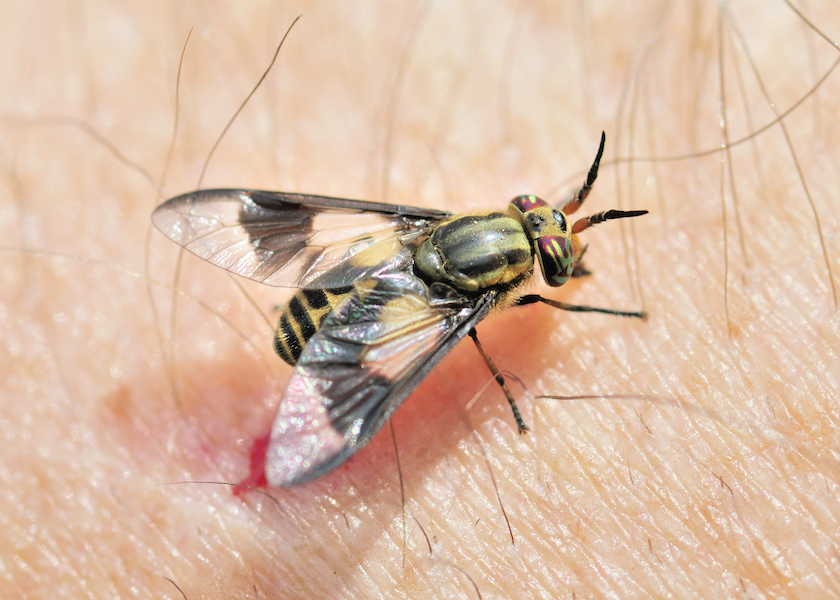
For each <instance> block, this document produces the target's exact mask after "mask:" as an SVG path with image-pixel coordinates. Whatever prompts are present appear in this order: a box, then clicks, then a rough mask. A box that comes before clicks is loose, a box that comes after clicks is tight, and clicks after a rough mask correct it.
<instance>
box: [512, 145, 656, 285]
mask: <svg viewBox="0 0 840 600" xmlns="http://www.w3.org/2000/svg"><path fill="white" fill-rule="evenodd" d="M601 147H602V150H603V139H602V141H601ZM598 156H599V158H600V152H599V155H598ZM595 164H596V166H597V159H596V163H595ZM596 172H597V171H596ZM590 180H591V181H590ZM594 180H595V178H594V176H592V175H591V174H590V179H589V180H587V183H586V185H585V186H584V187H583V189H582V190H581V191H580V192H578V194H577V195H576V196H575V197H574V198H573V199H572V200H570V201H569V202H567V203H566V204H565V206H564V207H563V210H561V209H558V208H554V207H553V206H551V205H549V204H548V203H547V202H546V201H545V200H543V199H541V198H538V197H536V196H530V195H523V196H517V197H516V198H514V199H513V200H511V201H510V206H511V209H510V210H511V212H512V213H513V214H514V215H515V216H517V217H518V218H519V220H520V221H521V222H522V227H523V228H524V229H525V233H526V234H527V235H528V237H529V238H530V239H531V243H532V249H533V252H534V254H536V256H537V260H538V261H539V263H540V269H541V270H542V274H543V277H544V278H545V282H546V283H547V284H548V285H550V286H553V287H558V286H561V285H563V284H564V283H566V282H567V281H568V280H569V278H570V277H572V276H573V275H572V274H573V273H574V270H575V265H576V263H577V262H578V261H579V260H580V257H581V256H583V250H584V248H583V246H582V245H581V243H580V241H579V240H578V236H577V234H579V233H580V232H581V231H583V230H585V229H588V228H590V227H592V226H593V225H597V224H598V223H603V222H604V221H611V220H613V219H625V218H628V217H639V216H641V215H644V214H647V211H646V210H608V211H605V212H600V213H596V214H594V215H590V216H588V217H584V218H582V219H578V220H577V221H575V223H574V225H571V224H570V223H569V220H568V217H567V216H566V215H568V214H571V213H573V212H575V211H576V210H577V209H578V208H579V207H580V205H581V204H582V203H583V199H585V198H586V194H587V193H588V190H589V188H590V187H591V185H592V182H593V181H594Z"/></svg>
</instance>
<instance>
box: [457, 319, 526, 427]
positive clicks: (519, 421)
mask: <svg viewBox="0 0 840 600" xmlns="http://www.w3.org/2000/svg"><path fill="white" fill-rule="evenodd" d="M470 337H471V338H472V341H473V342H475V347H476V348H478V353H479V354H481V358H483V359H484V363H485V364H486V365H487V368H488V369H490V372H491V373H492V374H493V377H494V378H495V379H496V383H498V384H499V385H500V386H501V388H502V391H503V392H504V393H505V396H506V397H507V401H508V403H510V408H511V409H512V410H513V418H514V419H516V426H517V427H518V428H519V433H525V432H526V431H531V430H530V429H529V428H528V426H527V425H526V424H525V421H523V420H522V415H521V414H520V413H519V407H517V406H516V400H514V398H513V394H511V393H510V390H509V389H508V386H507V383H505V377H504V375H502V373H501V372H500V371H499V369H498V368H497V367H496V364H495V363H494V362H493V359H492V358H490V355H489V354H487V350H485V349H484V346H482V345H481V342H479V341H478V334H477V333H476V332H475V329H471V330H470Z"/></svg>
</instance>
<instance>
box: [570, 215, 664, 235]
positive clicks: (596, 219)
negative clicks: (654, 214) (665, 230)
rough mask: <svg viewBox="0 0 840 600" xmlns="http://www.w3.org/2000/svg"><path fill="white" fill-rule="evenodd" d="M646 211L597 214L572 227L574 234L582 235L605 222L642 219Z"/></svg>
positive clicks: (579, 220) (578, 221)
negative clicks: (632, 218)
mask: <svg viewBox="0 0 840 600" xmlns="http://www.w3.org/2000/svg"><path fill="white" fill-rule="evenodd" d="M647 213H648V211H646V210H608V211H605V212H599V213H595V214H594V215H590V216H588V217H586V218H584V219H578V220H577V221H575V224H574V225H572V233H575V234H577V233H580V232H581V231H583V230H584V229H589V228H590V227H592V226H593V225H597V224H598V223H603V222H604V221H612V220H613V219H626V218H628V217H641V216H642V215H646V214H647Z"/></svg>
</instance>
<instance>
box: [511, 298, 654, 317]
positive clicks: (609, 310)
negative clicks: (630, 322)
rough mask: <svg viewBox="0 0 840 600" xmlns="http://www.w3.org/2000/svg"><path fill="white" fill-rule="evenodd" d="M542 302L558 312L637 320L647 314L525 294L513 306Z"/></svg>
mask: <svg viewBox="0 0 840 600" xmlns="http://www.w3.org/2000/svg"><path fill="white" fill-rule="evenodd" d="M536 302H542V303H543V304H548V305H549V306H553V307H554V308H559V309H560V310H568V311H570V312H595V313H602V314H605V315H616V316H619V317H635V318H637V319H647V313H645V312H641V311H627V310H613V309H612V308H596V307H594V306H581V305H579V304H566V303H565V302H560V301H559V300H552V299H551V298H543V297H542V296H540V295H539V294H527V295H525V296H522V297H521V298H519V299H518V300H517V301H516V302H515V303H514V306H525V305H526V304H534V303H536Z"/></svg>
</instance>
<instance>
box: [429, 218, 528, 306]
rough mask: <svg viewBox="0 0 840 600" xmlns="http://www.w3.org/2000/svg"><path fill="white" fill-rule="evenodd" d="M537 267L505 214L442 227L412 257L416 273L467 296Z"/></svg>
mask: <svg viewBox="0 0 840 600" xmlns="http://www.w3.org/2000/svg"><path fill="white" fill-rule="evenodd" d="M533 266H534V260H533V253H532V250H531V243H530V240H529V239H528V236H527V235H526V234H525V231H524V229H523V227H522V224H521V223H520V222H519V221H518V220H517V219H515V218H512V217H510V216H508V215H504V214H502V213H498V212H496V213H490V214H488V215H465V216H461V217H455V218H453V219H451V220H449V221H444V222H443V223H441V224H440V225H438V226H437V228H435V230H434V231H433V232H432V235H431V236H429V238H428V239H427V240H426V241H424V242H423V243H422V244H421V245H420V247H419V248H418V250H417V254H416V255H415V257H414V270H415V272H416V273H417V274H418V275H419V276H420V277H422V278H423V279H425V280H426V281H427V282H435V281H441V282H444V283H447V284H449V285H451V286H453V287H455V288H457V289H459V290H462V291H464V292H478V291H481V290H484V289H488V288H492V287H496V286H503V285H507V284H510V283H511V282H514V281H516V280H517V279H519V278H521V277H522V276H523V275H524V274H526V273H528V272H529V271H530V270H531V269H532V268H533Z"/></svg>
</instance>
